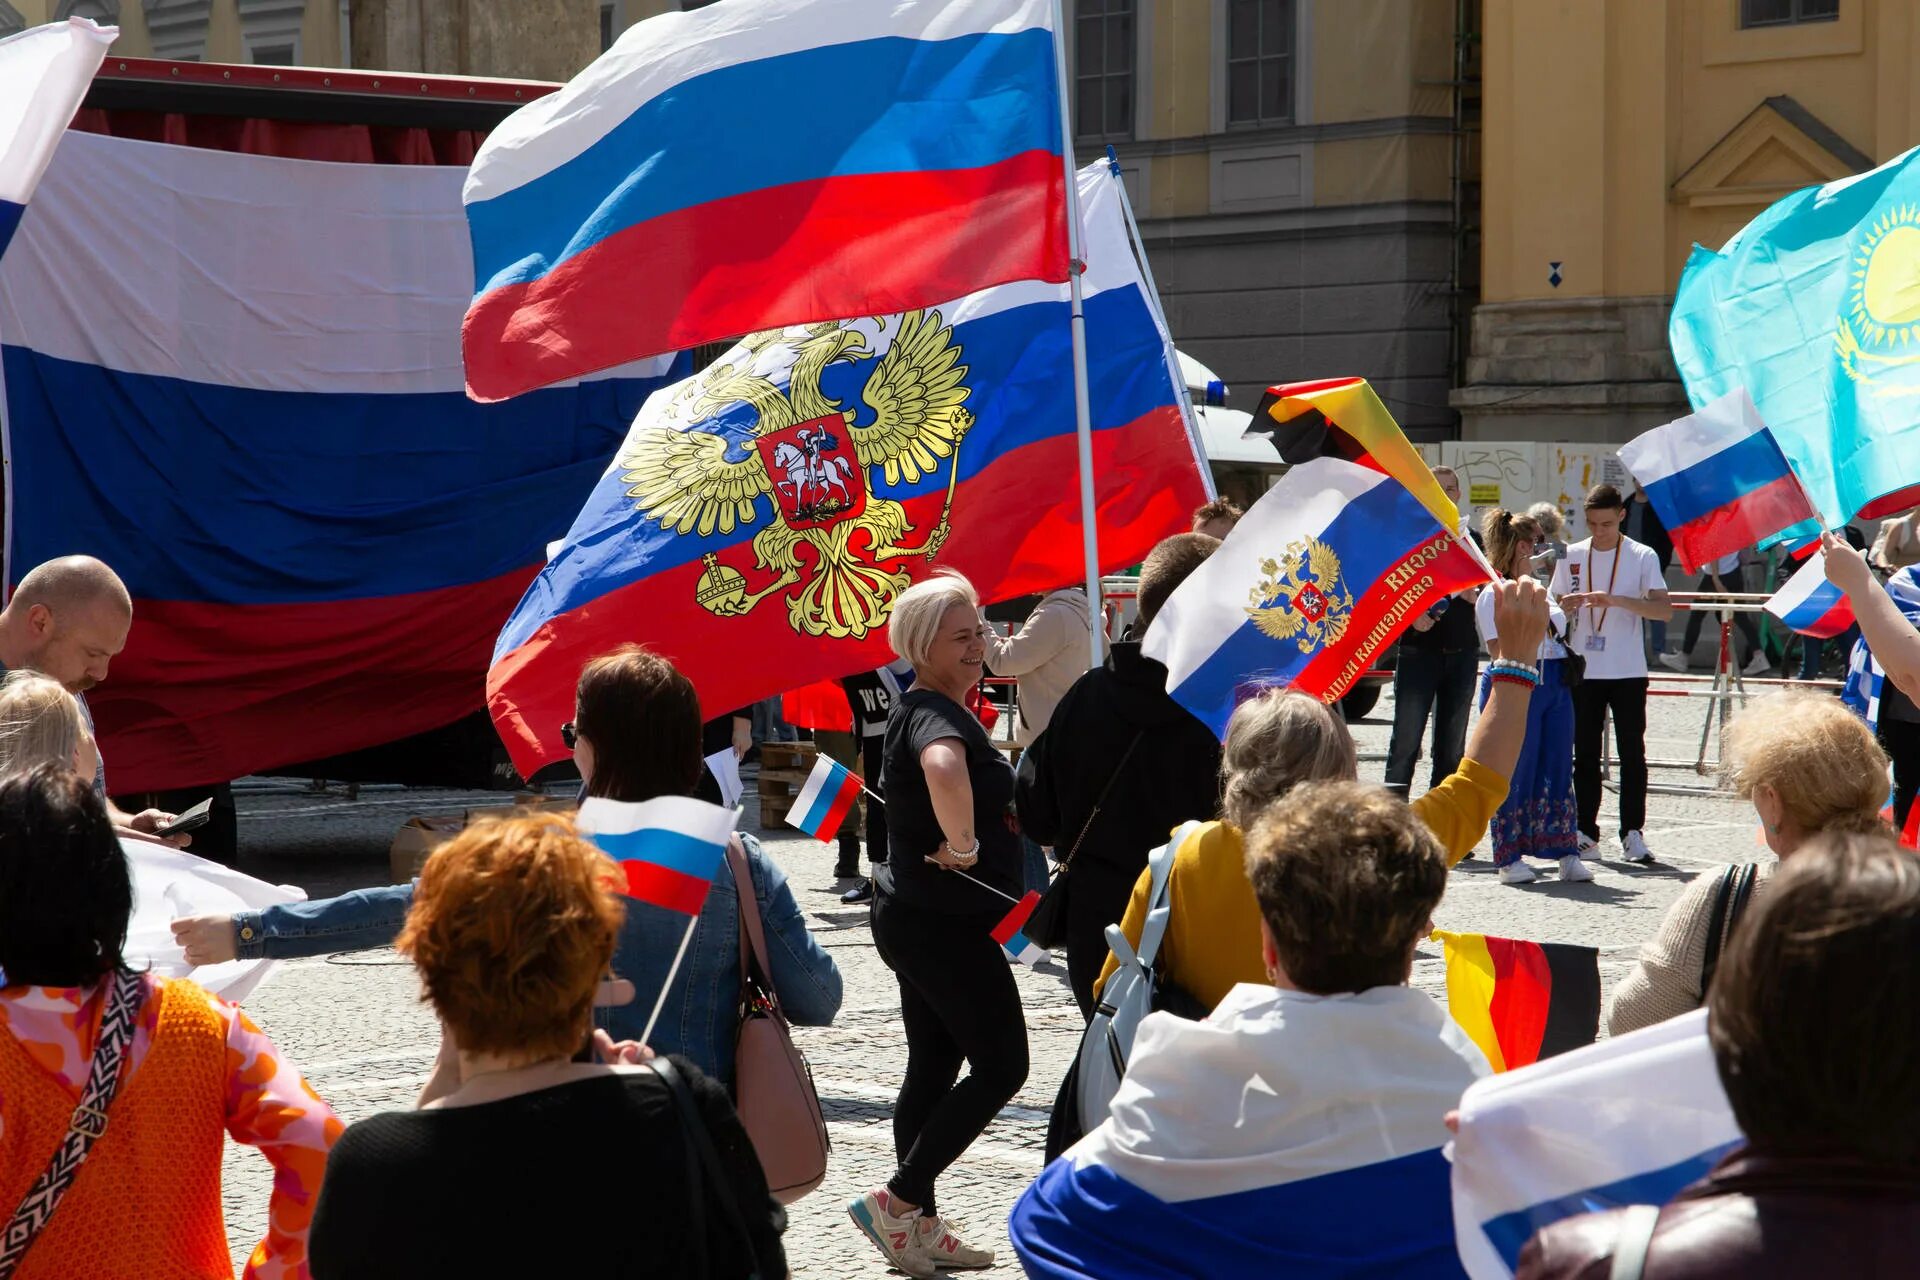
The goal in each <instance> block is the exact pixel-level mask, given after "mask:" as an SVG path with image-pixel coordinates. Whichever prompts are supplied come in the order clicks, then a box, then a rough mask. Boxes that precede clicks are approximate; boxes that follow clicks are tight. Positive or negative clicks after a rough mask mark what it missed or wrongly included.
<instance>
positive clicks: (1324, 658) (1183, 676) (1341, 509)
mask: <svg viewBox="0 0 1920 1280" xmlns="http://www.w3.org/2000/svg"><path fill="white" fill-rule="evenodd" d="M1491 578H1492V574H1490V573H1489V572H1488V571H1487V569H1486V565H1485V562H1484V561H1483V560H1482V559H1481V558H1480V556H1479V555H1478V553H1477V552H1476V551H1475V550H1474V549H1473V547H1472V544H1471V543H1468V542H1465V541H1464V540H1463V539H1461V538H1460V537H1458V536H1457V535H1456V534H1455V533H1454V531H1453V530H1451V529H1448V528H1444V527H1442V525H1441V524H1440V521H1439V519H1438V518H1437V517H1436V516H1435V515H1434V513H1433V512H1432V511H1431V510H1429V509H1428V508H1427V506H1426V505H1425V504H1424V503H1423V502H1422V501H1421V500H1420V499H1419V498H1417V497H1415V496H1414V494H1413V493H1412V492H1411V491H1410V490H1409V489H1408V488H1407V487H1406V486H1405V485H1404V484H1401V483H1400V482H1399V481H1398V480H1395V479H1394V478H1393V477H1391V476H1388V475H1385V474H1382V473H1381V472H1379V471H1375V470H1371V469H1369V468H1367V467H1362V466H1358V465H1356V464H1354V463H1351V462H1346V461H1343V460H1341V459H1339V458H1316V459H1314V460H1313V461H1311V462H1304V463H1301V464H1300V465H1299V466H1296V467H1294V468H1293V469H1292V470H1291V471H1289V472H1287V474H1286V475H1285V476H1284V477H1283V478H1282V479H1281V480H1280V482H1279V483H1278V484H1276V485H1274V486H1273V488H1271V489H1269V490H1267V492H1266V495H1265V496H1264V497H1262V498H1261V499H1260V501H1259V502H1257V503H1255V504H1254V506H1253V509H1252V510H1251V511H1249V512H1247V514H1246V515H1245V516H1244V517H1242V519H1241V520H1240V523H1239V524H1237V525H1235V526H1234V529H1233V532H1232V533H1230V534H1228V535H1227V538H1226V541H1225V542H1224V543H1223V544H1222V545H1221V547H1220V549H1219V550H1218V551H1215V552H1214V553H1213V554H1212V555H1211V556H1209V557H1208V558H1207V562H1206V563H1205V564H1203V565H1201V566H1200V568H1199V569H1197V570H1196V571H1195V572H1194V573H1193V576H1191V577H1190V578H1188V579H1187V580H1186V581H1185V582H1184V583H1182V584H1181V585H1180V588H1179V589H1178V590H1177V591H1175V592H1174V593H1173V595H1172V597H1171V598H1170V599H1169V600H1168V601H1167V603H1166V605H1165V607H1164V608H1162V609H1161V611H1160V615H1159V616H1158V617H1157V618H1155V619H1154V622H1153V625H1152V626H1151V627H1149V628H1148V629H1147V635H1146V639H1145V640H1144V641H1143V642H1142V645H1141V652H1142V653H1144V654H1146V656H1148V657H1150V658H1155V659H1157V660H1159V661H1160V662H1162V663H1164V664H1166V668H1167V692H1168V693H1169V694H1171V695H1172V696H1173V699H1174V701H1175V702H1178V703H1179V704H1180V705H1181V706H1183V707H1185V708H1187V710H1189V711H1191V712H1193V714H1194V715H1195V716H1197V717H1198V718H1199V719H1200V720H1201V721H1203V722H1204V723H1206V724H1208V725H1210V726H1212V728H1213V730H1214V731H1215V732H1216V733H1219V734H1221V735H1222V736H1224V735H1225V733H1226V728H1227V719H1228V717H1230V716H1231V715H1232V714H1233V709H1234V707H1235V706H1237V705H1238V704H1239V702H1240V701H1241V700H1242V697H1243V694H1244V691H1246V690H1248V689H1249V688H1252V689H1264V688H1270V687H1276V686H1282V685H1285V686H1291V687H1293V688H1296V689H1299V690H1301V691H1302V692H1304V693H1307V694H1310V695H1312V696H1313V697H1316V698H1320V699H1322V700H1323V701H1327V702H1332V701H1333V700H1335V699H1337V698H1338V697H1340V695H1341V694H1343V693H1345V692H1346V691H1347V690H1348V689H1349V688H1351V687H1352V686H1353V682H1354V681H1355V680H1357V679H1358V678H1359V677H1360V675H1361V673H1363V672H1364V671H1366V670H1367V668H1368V667H1369V666H1371V665H1372V662H1373V660H1374V658H1375V656H1376V655H1378V654H1379V653H1380V652H1381V651H1382V650H1383V649H1384V648H1385V647H1386V646H1387V645H1389V644H1391V643H1393V640H1394V637H1396V636H1398V635H1399V634H1400V633H1401V632H1402V631H1404V630H1406V629H1407V628H1408V627H1409V626H1411V625H1413V621H1414V619H1416V618H1418V617H1419V616H1420V614H1421V613H1422V612H1423V611H1424V610H1425V609H1427V608H1428V607H1429V606H1430V605H1432V604H1433V603H1434V602H1435V601H1436V600H1439V599H1442V598H1443V597H1445V596H1448V595H1451V594H1452V593H1454V592H1456V591H1460V590H1462V589H1463V588H1466V587H1471V586H1474V585H1476V584H1478V583H1482V582H1487V581H1489V580H1490V579H1491Z"/></svg>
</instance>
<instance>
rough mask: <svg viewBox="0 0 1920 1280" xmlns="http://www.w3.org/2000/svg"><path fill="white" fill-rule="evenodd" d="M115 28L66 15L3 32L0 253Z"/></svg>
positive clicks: (0, 50)
mask: <svg viewBox="0 0 1920 1280" xmlns="http://www.w3.org/2000/svg"><path fill="white" fill-rule="evenodd" d="M118 34H119V31H118V30H117V29H115V28H113V27H105V28H102V27H96V26H95V25H94V24H93V23H91V22H89V21H87V20H86V19H85V18H69V19H67V20H66V21H65V22H54V23H48V24H47V25H46V26H44V27H35V28H33V29H32V30H31V31H22V32H21V33H20V34H18V35H14V36H8V37H7V38H6V39H5V40H0V253H5V252H6V251H7V241H8V240H10V239H12V238H13V233H14V229H15V228H17V227H18V226H19V225H20V216H21V215H22V214H23V213H25V212H26V208H27V197H29V196H31V195H32V194H33V189H34V188H35V187H36V186H38V185H39V184H40V175H41V174H43V173H45V172H46V171H47V164H48V162H49V161H51V160H52V159H53V152H54V148H56V147H58V146H59V145H60V138H61V136H62V135H63V134H65V133H66V131H67V125H68V123H69V122H71V121H72V119H73V113H74V112H75V111H76V110H78V109H79V107H80V100H81V99H82V98H84V97H86V94H87V86H88V85H90V84H92V83H93V73H94V72H96V71H98V70H99V69H100V62H101V60H102V59H103V58H105V57H106V56H107V46H108V45H110V44H112V43H113V38H114V37H115V36H116V35H118Z"/></svg>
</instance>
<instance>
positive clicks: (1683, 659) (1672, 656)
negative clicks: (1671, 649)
mask: <svg viewBox="0 0 1920 1280" xmlns="http://www.w3.org/2000/svg"><path fill="white" fill-rule="evenodd" d="M1660 665H1661V666H1663V667H1665V668H1666V669H1667V670H1669V671H1672V672H1674V673H1676V674H1678V675H1685V674H1687V655H1686V654H1684V653H1663V654H1661V655H1660Z"/></svg>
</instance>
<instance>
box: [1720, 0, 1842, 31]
mask: <svg viewBox="0 0 1920 1280" xmlns="http://www.w3.org/2000/svg"><path fill="white" fill-rule="evenodd" d="M1839 17H1840V0H1740V25H1741V26H1743V27H1787V26H1792V25H1793V24H1795V23H1798V22H1833V21H1835V20H1837V19H1838V18H1839Z"/></svg>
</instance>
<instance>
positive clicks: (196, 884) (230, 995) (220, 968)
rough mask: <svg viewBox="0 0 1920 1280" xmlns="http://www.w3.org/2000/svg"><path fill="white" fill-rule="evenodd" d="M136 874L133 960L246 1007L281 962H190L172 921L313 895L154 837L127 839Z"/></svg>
mask: <svg viewBox="0 0 1920 1280" xmlns="http://www.w3.org/2000/svg"><path fill="white" fill-rule="evenodd" d="M120 848H121V849H122V850H123V851H125V853H126V855H127V868H128V870H130V871H131V872H132V873H133V918H132V920H131V921H129V922H128V925H127V945H126V951H125V955H126V959H127V963H128V964H130V965H132V966H133V967H134V968H136V969H149V968H150V969H152V971H153V972H154V973H157V974H159V975H160V976H161V977H163V978H191V979H193V980H194V981H195V982H197V983H199V984H200V985H201V986H202V987H204V988H206V989H207V990H208V991H211V992H212V993H213V994H214V995H216V996H220V997H222V998H223V999H227V1000H231V1001H233V1002H234V1003H236V1004H238V1003H239V1002H240V1001H242V1000H245V999H246V998H247V996H248V995H250V994H251V993H252V992H253V989H254V988H255V987H258V986H259V985H260V983H261V982H262V981H263V980H264V979H265V978H266V976H267V972H268V970H270V969H271V968H272V967H273V961H271V960H229V961H227V962H226V963H225V964H212V965H200V966H198V967H195V966H194V965H190V964H188V963H187V956H186V952H184V951H182V950H181V949H180V946H179V944H178V943H176V942H175V941H174V940H173V930H172V928H171V923H172V922H173V921H174V920H177V919H179V918H180V917H182V916H211V915H232V914H233V913H235V912H237V911H259V910H261V909H262V908H265V907H270V906H273V905H274V904H276V903H281V902H302V901H304V900H305V899H306V896H307V895H306V893H305V892H304V891H302V890H300V889H295V888H292V887H291V886H288V885H277V884H268V883H267V882H266V881H264V880H256V879H254V878H253V877H252V876H249V875H242V874H241V873H240V872H238V871H235V870H234V869H233V868H231V867H223V866H221V865H220V864H219V863H217V862H209V861H208V860H207V859H205V858H199V857H195V856H194V855H193V854H191V853H188V852H186V851H185V850H182V849H170V848H168V847H167V846H166V845H163V844H153V843H151V842H149V841H146V840H124V839H123V840H122V841H121V842H120Z"/></svg>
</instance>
